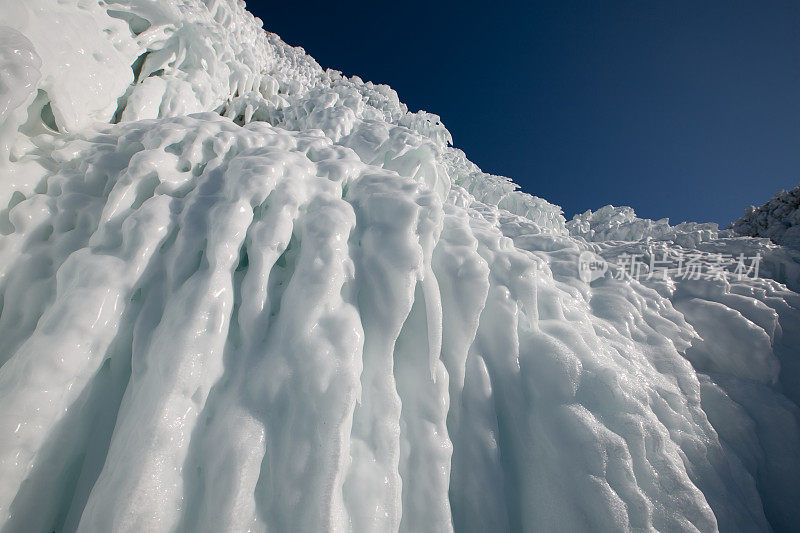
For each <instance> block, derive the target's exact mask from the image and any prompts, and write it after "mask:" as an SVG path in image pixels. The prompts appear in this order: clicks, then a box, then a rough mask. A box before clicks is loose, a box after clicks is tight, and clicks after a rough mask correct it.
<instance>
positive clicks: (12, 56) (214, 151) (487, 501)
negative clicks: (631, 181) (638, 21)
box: [0, 0, 800, 532]
mask: <svg viewBox="0 0 800 533" xmlns="http://www.w3.org/2000/svg"><path fill="white" fill-rule="evenodd" d="M0 20H2V21H3V23H4V24H6V25H7V26H6V27H3V28H0V207H2V209H1V210H0V234H2V235H1V236H0V309H1V312H0V365H2V366H0V530H2V531H51V530H57V531H75V530H77V531H85V532H109V531H193V532H194V531H208V532H221V531H272V532H288V531H323V530H331V531H357V532H366V531H374V532H387V531H409V532H424V531H450V530H457V531H506V530H515V531H519V530H524V531H626V530H629V531H647V530H658V531H716V530H718V529H719V530H722V531H747V532H750V531H770V530H771V529H774V530H776V531H788V530H791V529H794V528H797V527H798V524H800V506H798V505H797V502H798V501H800V485H798V482H797V480H798V479H800V458H799V456H800V454H799V453H798V450H800V426H799V425H798V421H799V420H800V410H798V402H799V401H800V386H799V385H798V383H799V380H800V363H799V361H798V357H799V356H800V296H798V294H797V293H796V292H794V291H796V290H798V288H800V256H798V254H797V253H796V252H793V251H791V250H789V249H787V248H783V247H780V246H777V245H774V244H772V243H770V242H769V241H767V240H766V239H753V238H748V237H735V236H733V234H731V233H730V232H727V233H726V232H719V231H718V230H717V228H716V227H714V226H709V225H698V224H686V225H680V226H670V225H669V224H668V222H667V221H647V220H642V219H638V218H636V216H635V214H634V213H633V211H632V210H630V209H629V208H622V209H620V208H612V207H610V206H609V207H608V208H603V209H601V210H599V211H597V212H595V213H591V212H587V213H585V214H583V215H580V216H578V217H576V218H575V219H574V220H573V221H570V222H569V223H567V222H566V221H565V220H564V218H563V216H562V214H561V210H560V208H559V207H557V206H554V205H552V204H549V203H548V202H546V201H544V200H542V199H540V198H536V197H533V196H529V195H527V194H524V193H521V192H519V191H516V190H515V189H516V186H515V185H514V184H513V183H512V182H511V181H510V180H508V179H506V178H502V177H498V176H491V175H487V174H484V173H483V172H481V171H480V169H479V168H477V167H476V166H475V165H473V164H472V163H470V162H469V161H468V160H467V159H466V157H465V155H464V154H463V153H462V152H461V151H459V150H457V149H455V148H453V147H450V146H449V143H450V135H449V133H448V132H447V130H446V129H445V127H444V126H443V125H442V124H441V123H440V122H439V120H438V117H436V116H435V115H431V114H428V113H424V112H419V113H409V112H408V111H407V109H406V107H405V106H404V105H402V104H401V103H400V101H399V99H398V96H397V94H396V93H395V92H394V91H392V90H391V89H390V88H389V87H386V86H382V85H374V84H372V83H365V82H363V81H362V80H360V79H358V78H346V77H343V76H342V75H341V74H339V73H337V72H334V71H325V70H323V69H322V68H320V66H319V65H317V63H316V62H315V61H314V60H313V59H312V58H310V57H309V56H307V55H305V53H304V52H303V50H302V49H299V48H292V47H289V46H287V45H286V44H284V43H283V42H282V41H281V40H280V39H279V38H278V37H277V36H276V35H274V34H269V33H266V32H264V31H263V30H262V29H261V21H259V20H258V19H254V18H253V17H252V16H251V15H250V14H249V13H247V12H246V11H245V10H244V6H243V4H242V3H241V2H235V1H233V0H205V1H201V0H181V1H171V2H168V1H166V0H116V1H111V0H100V1H97V0H92V1H90V0H25V2H16V1H14V2H11V1H8V2H3V3H0ZM267 26H268V21H267ZM476 105H480V104H479V103H476ZM654 246H657V247H658V249H659V250H662V251H664V252H665V253H667V254H672V256H673V257H678V256H679V255H680V256H681V257H682V254H695V255H699V256H702V257H704V258H707V259H708V260H713V258H714V257H715V256H716V255H719V254H725V255H726V256H728V255H729V256H735V255H738V254H743V255H746V256H748V257H751V256H755V255H756V254H758V255H759V256H760V257H763V261H762V263H761V265H760V270H759V276H757V277H755V276H754V277H747V276H745V277H743V278H742V279H737V278H736V277H735V276H734V277H725V276H722V277H717V278H715V279H692V278H691V277H689V278H687V277H686V276H685V272H683V273H682V272H681V268H680V264H679V265H678V268H674V265H673V268H668V269H664V271H663V272H664V275H663V276H643V277H641V278H640V279H639V280H637V279H630V277H626V276H622V275H617V274H620V268H619V267H617V266H611V267H609V268H608V271H607V272H606V273H605V274H604V275H603V276H602V277H600V278H599V279H597V280H595V281H592V282H591V283H587V282H585V281H582V280H581V278H580V277H579V275H578V267H579V261H578V258H579V256H580V255H581V253H582V252H586V251H591V252H593V253H595V254H597V256H598V257H601V258H604V259H606V260H608V261H612V262H616V261H617V260H619V258H620V257H622V256H629V255H641V256H642V258H644V260H645V261H646V260H647V257H649V255H652V254H653V253H654V252H653V249H654V248H653V247H654ZM659 253H661V252H659ZM648 254H649V255H648ZM617 278H621V279H617Z"/></svg>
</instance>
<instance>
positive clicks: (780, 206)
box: [731, 186, 800, 250]
mask: <svg viewBox="0 0 800 533" xmlns="http://www.w3.org/2000/svg"><path fill="white" fill-rule="evenodd" d="M731 230H733V231H734V232H735V233H737V234H739V235H749V236H751V237H767V238H768V239H771V240H772V241H773V242H776V243H778V244H783V245H784V246H790V247H792V248H794V249H795V250H800V186H797V187H795V188H794V189H792V190H791V191H781V192H779V193H778V194H776V195H775V197H774V198H773V199H772V200H770V201H769V202H767V203H766V204H764V205H762V206H761V207H758V208H756V207H755V206H750V207H748V208H747V211H745V213H744V217H743V218H740V219H739V220H737V221H735V222H734V223H733V224H731Z"/></svg>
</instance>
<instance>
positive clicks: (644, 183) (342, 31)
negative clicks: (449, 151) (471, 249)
mask: <svg viewBox="0 0 800 533" xmlns="http://www.w3.org/2000/svg"><path fill="white" fill-rule="evenodd" d="M247 4H248V8H249V9H250V10H251V11H252V12H253V13H255V14H256V15H257V16H259V17H260V18H261V19H262V20H263V21H264V27H265V28H266V29H268V30H270V31H273V32H275V33H277V34H278V35H280V36H281V37H282V38H283V39H284V40H285V41H286V42H288V43H290V44H292V45H297V46H302V47H303V48H305V49H306V51H307V52H308V53H309V54H311V55H312V56H314V57H315V58H316V59H317V61H318V62H319V63H320V64H321V65H322V66H323V67H330V68H335V69H337V70H341V71H343V72H344V73H345V74H347V75H359V76H361V78H363V79H364V80H371V81H374V82H377V83H386V84H389V85H391V86H392V87H393V88H394V89H395V90H397V92H398V93H399V95H400V100H401V101H403V102H405V103H406V104H407V105H408V106H409V108H410V109H411V110H417V109H425V110H426V111H430V112H432V113H436V114H438V115H440V116H441V117H442V120H443V121H444V123H445V125H446V126H447V127H448V129H449V130H450V132H451V133H452V134H453V139H454V144H455V146H457V147H459V148H461V149H463V150H464V151H465V152H466V154H467V156H468V157H469V158H470V159H471V160H472V161H474V162H475V163H477V164H478V165H479V166H480V167H481V168H483V169H484V171H486V172H491V173H495V174H502V175H506V176H509V177H510V178H512V179H513V180H514V181H515V182H517V183H518V184H519V185H520V186H521V187H522V189H523V190H524V191H526V192H530V193H532V194H535V195H537V196H541V197H543V198H545V199H547V200H549V201H551V202H554V203H556V204H559V205H561V206H562V207H563V208H564V211H565V214H566V215H567V217H568V218H569V217H571V216H572V215H573V214H574V213H576V212H582V211H584V210H586V209H590V208H591V209H596V208H598V207H600V206H603V205H605V204H609V203H611V204H614V205H630V206H632V207H634V208H635V209H636V212H637V213H638V214H639V216H644V217H647V218H661V217H669V218H670V219H671V221H672V222H673V223H677V222H680V221H683V220H696V221H712V222H718V223H720V224H727V223H728V222H729V221H731V220H732V219H734V218H736V217H738V216H740V215H741V214H742V212H743V211H744V209H745V207H746V206H747V205H750V204H756V205H759V204H761V203H763V202H765V201H766V200H768V199H769V198H771V197H772V196H773V195H774V193H775V192H777V191H778V190H780V189H788V188H792V187H794V186H796V185H797V184H798V183H800V1H797V0H763V1H762V0H751V1H747V2H745V1H740V0H691V1H687V0H662V1H651V0H629V1H600V0H596V1H577V0H565V1H556V0H552V1H548V2H524V1H509V2H480V3H478V2H450V1H437V0H429V1H426V2H417V1H413V0H412V1H403V2H375V1H374V0H373V1H370V2H362V1H348V0H339V1H330V0H329V1H327V2H294V1H286V2H274V1H270V2H265V1H258V0H249V1H248V2H247Z"/></svg>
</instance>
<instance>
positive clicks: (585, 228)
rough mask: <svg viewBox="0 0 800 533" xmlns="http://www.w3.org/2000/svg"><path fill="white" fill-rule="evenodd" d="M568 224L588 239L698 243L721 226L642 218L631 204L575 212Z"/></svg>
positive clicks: (707, 238) (570, 230)
mask: <svg viewBox="0 0 800 533" xmlns="http://www.w3.org/2000/svg"><path fill="white" fill-rule="evenodd" d="M566 227H567V229H568V231H569V232H570V234H571V235H574V236H579V237H583V238H584V239H586V240H587V241H641V240H654V241H674V242H675V243H677V244H683V245H687V246H697V245H698V244H699V243H701V242H704V241H708V240H712V239H716V238H717V236H718V234H719V231H718V230H719V227H718V226H717V225H716V224H714V223H702V224H701V223H697V222H682V223H680V224H678V225H677V226H671V225H670V224H669V219H668V218H662V219H659V220H650V219H649V218H639V217H637V216H636V213H635V212H634V210H633V209H632V208H630V207H627V206H623V207H614V206H613V205H607V206H604V207H602V208H600V209H598V210H597V211H594V212H593V211H591V210H587V211H586V212H585V213H580V214H577V215H575V216H574V217H573V218H572V220H570V221H569V222H568V223H567V224H566Z"/></svg>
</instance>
